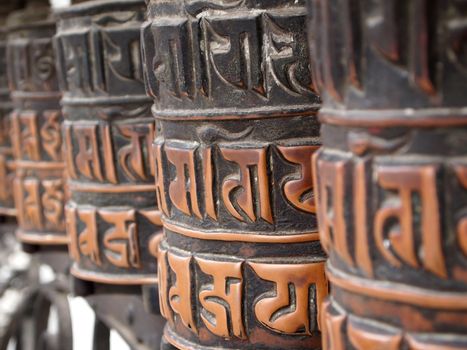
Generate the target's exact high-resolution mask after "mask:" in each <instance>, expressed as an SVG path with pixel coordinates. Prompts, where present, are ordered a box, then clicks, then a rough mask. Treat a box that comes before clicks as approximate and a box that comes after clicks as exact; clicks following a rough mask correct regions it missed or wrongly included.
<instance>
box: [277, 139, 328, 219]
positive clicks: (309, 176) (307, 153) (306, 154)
mask: <svg viewBox="0 0 467 350" xmlns="http://www.w3.org/2000/svg"><path fill="white" fill-rule="evenodd" d="M318 148H319V146H289V147H285V146H279V147H278V149H279V151H280V152H281V154H282V156H283V157H284V158H285V159H286V160H287V161H289V162H290V163H292V164H297V165H299V166H300V175H299V177H298V178H297V176H294V177H293V178H291V177H290V176H289V177H288V178H287V179H286V181H285V182H284V185H283V191H284V195H285V198H287V200H288V201H289V203H290V204H291V205H293V206H294V207H295V208H297V209H300V210H303V211H305V212H307V213H315V212H316V208H315V200H314V196H313V192H312V190H313V173H312V167H311V157H312V155H313V153H314V152H315V151H316V150H317V149H318Z"/></svg>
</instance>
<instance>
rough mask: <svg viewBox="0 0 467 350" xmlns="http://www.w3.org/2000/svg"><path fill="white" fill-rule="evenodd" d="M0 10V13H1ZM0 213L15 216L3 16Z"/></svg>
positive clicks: (0, 41)
mask: <svg viewBox="0 0 467 350" xmlns="http://www.w3.org/2000/svg"><path fill="white" fill-rule="evenodd" d="M1 12H2V11H1V10H0V15H1ZM0 26H1V29H0V215H2V216H3V215H6V216H15V215H16V210H15V203H14V201H13V180H14V177H15V170H14V157H13V148H12V146H11V141H10V120H9V113H10V112H11V110H12V108H13V107H12V103H11V100H10V91H9V90H8V76H7V66H6V34H7V33H6V29H5V18H3V19H1V18H0Z"/></svg>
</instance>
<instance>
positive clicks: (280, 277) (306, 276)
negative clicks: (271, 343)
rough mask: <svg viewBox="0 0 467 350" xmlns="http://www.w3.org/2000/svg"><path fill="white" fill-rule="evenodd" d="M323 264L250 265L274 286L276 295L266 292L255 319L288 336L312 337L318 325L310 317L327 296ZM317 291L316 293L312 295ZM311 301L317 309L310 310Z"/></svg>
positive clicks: (317, 311)
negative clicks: (310, 335)
mask: <svg viewBox="0 0 467 350" xmlns="http://www.w3.org/2000/svg"><path fill="white" fill-rule="evenodd" d="M324 264H325V263H324V262H317V263H310V264H288V265H285V264H262V263H249V265H250V266H251V267H252V268H253V270H254V271H255V273H256V274H257V275H258V276H259V277H260V278H262V279H263V280H266V281H271V282H274V283H275V285H276V286H275V294H272V293H271V292H266V293H264V294H263V295H262V296H260V297H259V299H257V301H256V303H255V306H254V307H255V315H256V318H257V319H258V320H259V321H260V322H261V323H262V324H263V325H265V326H266V327H268V328H270V329H272V330H274V331H276V332H280V333H286V334H312V332H313V331H316V330H317V328H318V327H317V326H316V327H313V326H312V324H311V316H310V315H313V314H315V313H316V314H317V317H318V319H319V316H320V313H319V310H318V309H319V308H320V305H321V303H322V302H323V301H324V299H325V298H326V296H327V294H328V285H327V281H326V277H325V275H324ZM312 288H314V293H313V292H312ZM310 300H313V301H314V310H310Z"/></svg>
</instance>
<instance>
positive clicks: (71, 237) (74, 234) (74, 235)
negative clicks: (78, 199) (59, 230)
mask: <svg viewBox="0 0 467 350" xmlns="http://www.w3.org/2000/svg"><path fill="white" fill-rule="evenodd" d="M76 214H77V210H76V208H73V207H72V206H71V205H67V206H66V207H65V223H66V233H67V236H68V254H69V255H70V257H71V258H72V259H73V261H76V262H79V261H80V260H81V255H80V254H79V242H78V230H77V220H76Z"/></svg>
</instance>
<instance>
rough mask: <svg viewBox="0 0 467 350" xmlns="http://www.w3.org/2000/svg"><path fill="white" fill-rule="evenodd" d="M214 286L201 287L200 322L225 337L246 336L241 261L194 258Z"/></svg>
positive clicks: (242, 337)
mask: <svg viewBox="0 0 467 350" xmlns="http://www.w3.org/2000/svg"><path fill="white" fill-rule="evenodd" d="M195 260H196V262H197V263H198V266H199V267H200V269H201V271H203V272H204V273H205V274H207V275H209V276H210V277H211V278H212V283H209V284H205V285H203V286H201V291H200V292H199V301H200V303H201V306H202V309H201V319H202V320H203V322H204V324H205V325H206V327H207V328H208V329H209V330H210V331H211V332H212V333H213V334H215V335H217V336H219V337H223V338H231V337H237V338H241V339H244V338H245V337H246V334H245V328H244V325H243V315H242V297H243V292H242V289H243V277H242V262H225V261H213V260H206V259H201V258H195Z"/></svg>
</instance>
